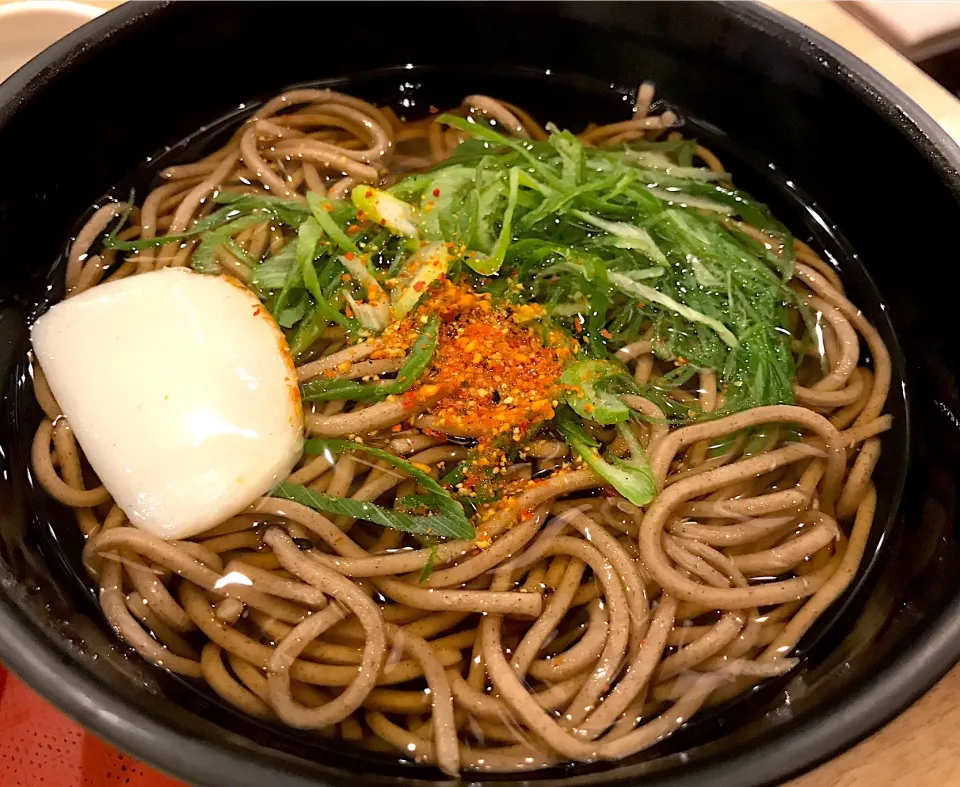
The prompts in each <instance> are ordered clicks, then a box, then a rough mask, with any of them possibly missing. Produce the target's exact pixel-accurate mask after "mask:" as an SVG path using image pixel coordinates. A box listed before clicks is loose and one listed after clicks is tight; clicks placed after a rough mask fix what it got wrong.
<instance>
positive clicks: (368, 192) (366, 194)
mask: <svg viewBox="0 0 960 787" xmlns="http://www.w3.org/2000/svg"><path fill="white" fill-rule="evenodd" d="M363 196H364V197H366V198H367V199H370V198H371V197H373V189H367V191H366V193H365V194H364V195H363Z"/></svg>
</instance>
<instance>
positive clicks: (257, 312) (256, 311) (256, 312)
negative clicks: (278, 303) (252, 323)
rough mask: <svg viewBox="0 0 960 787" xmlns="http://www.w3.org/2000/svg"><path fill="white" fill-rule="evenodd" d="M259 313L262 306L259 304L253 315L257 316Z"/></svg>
mask: <svg viewBox="0 0 960 787" xmlns="http://www.w3.org/2000/svg"><path fill="white" fill-rule="evenodd" d="M258 314H260V307H259V306H258V307H257V308H256V309H254V310H253V316H254V317H256V316H257V315H258Z"/></svg>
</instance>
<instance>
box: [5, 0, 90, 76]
mask: <svg viewBox="0 0 960 787" xmlns="http://www.w3.org/2000/svg"><path fill="white" fill-rule="evenodd" d="M102 13H103V9H101V8H97V7H96V6H92V5H86V4H85V3H74V2H70V0H25V1H24V2H15V3H0V82H2V81H3V80H5V79H6V78H7V77H8V76H10V75H11V74H12V73H13V72H14V71H16V70H17V69H18V68H20V66H22V65H23V64H24V63H26V62H27V61H28V60H30V59H31V58H33V57H35V56H36V55H39V54H40V53H41V52H42V51H43V50H44V49H46V48H47V47H48V46H50V45H51V44H53V43H55V42H56V41H59V40H60V39H61V38H63V37H64V36H65V35H67V34H68V33H71V32H73V31H74V30H76V29H77V28H78V27H80V25H82V24H83V23H84V22H89V21H90V20H91V19H94V18H95V17H98V16H100V14H102Z"/></svg>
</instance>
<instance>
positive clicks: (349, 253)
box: [343, 251, 356, 261]
mask: <svg viewBox="0 0 960 787" xmlns="http://www.w3.org/2000/svg"><path fill="white" fill-rule="evenodd" d="M343 256H344V257H346V258H347V259H348V260H351V261H352V260H353V258H354V257H355V256H356V255H355V254H354V253H353V252H352V251H348V252H347V253H346V254H344V255H343Z"/></svg>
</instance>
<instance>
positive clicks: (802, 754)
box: [0, 0, 960, 787]
mask: <svg viewBox="0 0 960 787" xmlns="http://www.w3.org/2000/svg"><path fill="white" fill-rule="evenodd" d="M168 4H169V0H168V1H166V2H136V3H134V2H130V3H125V4H124V5H122V6H120V7H118V8H116V9H114V10H112V11H109V12H108V13H106V14H104V15H103V16H100V17H98V18H96V19H94V20H92V21H91V22H88V23H87V24H86V25H84V26H83V27H81V28H79V29H78V30H76V31H74V32H73V33H71V34H69V35H68V36H66V37H65V38H64V39H62V40H61V41H60V42H58V43H56V44H54V45H53V46H51V47H49V48H48V49H46V50H44V51H43V52H42V53H40V54H39V55H38V56H37V57H35V58H34V59H33V60H31V61H30V62H29V63H27V64H26V65H24V66H23V67H22V68H21V69H20V70H19V71H17V72H15V73H14V74H13V75H11V76H10V77H9V78H8V79H7V80H6V81H5V82H3V83H2V84H0V125H2V124H4V123H6V122H7V121H8V120H9V119H10V118H11V117H12V116H13V115H14V114H15V113H16V111H17V108H18V106H19V105H20V104H21V103H22V102H23V100H24V99H26V98H28V97H29V96H30V95H31V94H32V93H33V92H34V91H35V90H36V89H38V88H39V87H41V86H42V85H43V84H44V83H45V82H46V81H47V80H48V79H50V78H53V77H55V75H56V73H57V72H59V71H60V70H62V69H63V68H66V67H69V65H70V63H71V62H72V61H74V60H76V59H78V58H80V57H82V55H83V54H84V53H86V52H89V51H91V50H93V49H98V48H100V47H102V46H109V40H110V38H111V37H112V36H113V34H115V33H117V32H118V31H120V30H122V29H125V28H127V27H130V26H132V25H135V24H137V23H138V22H139V21H140V20H141V19H144V18H145V17H150V16H151V15H152V14H153V13H155V12H157V11H158V10H160V9H161V8H163V7H164V6H166V5H168ZM727 10H728V12H729V13H730V14H731V15H732V16H734V17H736V18H738V19H739V20H740V21H741V22H743V23H744V24H746V25H750V26H752V27H754V28H756V29H759V30H761V31H762V32H764V33H766V34H768V35H773V36H776V37H779V38H780V39H781V40H784V41H785V42H786V43H788V44H789V45H790V46H792V47H794V48H797V49H799V50H800V51H801V52H802V53H803V57H804V58H805V59H807V60H810V61H811V67H813V66H814V65H815V64H814V63H813V62H812V61H814V60H819V59H820V58H821V57H822V56H825V57H826V58H827V59H828V60H829V61H832V63H834V64H836V66H838V67H839V68H838V69H837V70H838V72H839V73H838V74H837V76H836V79H837V80H838V81H839V82H840V83H841V84H842V85H844V86H845V87H846V88H847V89H848V90H849V91H851V92H852V93H855V94H858V95H859V96H860V98H861V100H863V99H868V100H870V101H871V102H872V104H873V110H874V112H875V113H876V114H877V115H879V116H880V117H881V119H882V120H884V121H885V122H886V123H888V124H890V125H892V126H894V127H895V128H896V129H897V130H898V131H899V132H900V133H901V134H904V135H905V136H907V137H908V138H909V139H910V141H911V144H913V145H914V147H916V148H918V150H919V152H920V153H921V155H923V157H924V158H925V159H926V160H927V162H928V164H929V165H930V166H932V167H934V168H935V169H937V170H939V171H940V175H941V177H942V178H943V179H944V180H945V182H946V183H947V185H948V186H949V187H950V189H951V190H952V191H953V193H954V195H955V198H956V199H957V200H958V201H960V175H958V172H960V147H958V145H957V143H956V142H955V141H954V140H953V139H952V138H951V137H950V136H949V135H948V134H947V133H946V131H945V130H944V129H943V128H942V127H941V126H940V125H939V124H937V123H936V121H934V120H933V118H931V117H930V116H929V115H928V114H927V113H926V112H925V111H924V110H923V109H921V108H920V107H919V105H917V103H916V102H915V101H913V100H912V99H911V98H909V97H908V96H907V95H906V94H905V93H903V91H901V90H900V89H899V88H898V87H896V86H895V85H893V84H892V83H891V82H889V81H888V80H887V79H886V78H884V77H883V76H881V75H880V74H879V73H877V72H876V71H875V70H874V69H873V68H872V67H870V66H869V65H867V64H866V63H864V62H863V61H861V60H859V59H858V58H857V57H856V56H855V55H853V54H852V53H850V52H848V51H847V50H845V49H843V48H842V47H840V46H839V45H838V44H835V43H834V42H832V41H830V40H829V39H827V38H825V37H823V36H821V35H820V34H819V33H817V32H815V31H813V30H811V29H810V28H808V27H806V26H805V25H802V24H801V23H799V22H796V21H794V20H793V19H790V18H789V17H786V16H784V15H783V14H781V13H779V12H778V11H775V10H773V9H771V8H768V7H766V6H763V5H760V4H754V3H750V4H741V3H733V2H731V3H728V4H727ZM816 65H818V66H821V67H822V66H824V65H827V61H826V60H820V62H818V63H816ZM851 100H854V99H853V98H851ZM938 157H939V160H937V159H938ZM5 574H6V572H5V571H4V570H2V569H0V580H3V581H6V580H7V579H9V576H8V575H6V576H5ZM0 631H3V632H4V636H3V637H0V661H2V662H3V663H4V664H5V665H6V666H7V667H8V668H9V669H10V670H11V671H12V672H13V673H14V674H15V675H17V677H19V678H20V679H21V680H23V681H24V682H25V683H26V684H28V685H29V686H30V687H31V688H32V689H33V690H34V691H36V692H37V693H38V694H40V695H41V696H43V697H44V698H45V699H47V700H48V701H50V702H51V703H53V704H54V705H56V706H57V707H58V708H59V709H60V710H61V711H62V712H64V713H66V714H67V715H68V716H70V717H71V718H72V719H73V720H75V721H76V722H78V723H80V724H82V725H83V726H84V727H86V728H88V729H90V730H92V731H93V732H94V733H96V734H97V735H99V736H100V737H102V738H104V739H105V740H107V741H109V742H110V743H112V744H114V745H116V746H118V747H119V748H121V749H123V750H125V751H127V752H128V753H130V754H132V755H133V756H134V757H136V758H138V759H140V760H142V761H143V762H146V763H148V764H150V765H152V766H154V767H157V768H159V769H160V770H163V771H165V772H167V773H169V774H171V775H173V776H175V777H177V778H179V779H182V780H184V781H188V782H192V783H195V784H202V785H205V787H262V785H263V784H282V785H284V787H311V786H313V787H316V785H337V787H340V785H345V784H346V783H347V780H348V779H350V777H351V776H352V774H350V773H348V772H346V770H344V769H337V768H332V767H329V766H322V765H321V766H320V767H321V768H323V769H324V770H326V771H327V775H325V776H322V777H320V776H318V775H317V774H316V771H313V772H312V773H309V774H308V773H306V772H305V771H304V770H303V769H302V768H298V764H297V763H298V761H297V758H295V757H291V756H289V755H285V754H283V753H282V752H279V751H277V750H275V749H270V748H268V747H262V746H259V745H258V744H256V743H254V742H251V743H250V744H249V745H246V746H244V747H243V748H240V747H236V746H233V745H232V744H231V743H230V742H229V741H227V740H226V738H227V737H229V736H228V735H225V736H224V739H220V740H207V739H202V738H198V737H196V736H194V735H191V734H190V732H189V731H187V730H184V729H180V728H177V727H176V726H174V725H172V724H170V723H169V722H167V721H166V720H164V719H163V718H161V715H160V714H157V713H153V712H148V711H145V710H142V709H139V708H137V707H135V706H134V705H133V704H132V703H130V702H127V701H125V700H124V699H122V697H121V696H120V695H119V694H118V693H117V692H116V691H115V690H113V688H112V687H111V686H110V685H109V684H108V683H107V682H106V681H104V680H101V679H100V678H99V677H97V676H95V675H93V674H91V673H89V672H87V671H86V670H85V669H83V667H82V666H81V665H80V664H79V663H77V662H75V661H72V660H69V659H68V657H67V655H66V652H65V651H63V650H59V649H57V648H56V647H52V646H51V645H50V643H49V639H48V636H47V634H46V633H45V632H44V631H43V630H42V629H41V627H40V626H39V625H38V624H36V623H35V622H33V621H32V620H30V619H29V617H28V616H27V615H26V613H25V612H24V611H23V610H22V609H21V608H19V607H18V606H17V605H16V604H14V603H13V602H11V601H9V600H8V599H7V598H5V597H0ZM958 660H960V594H958V595H957V596H956V597H954V598H953V599H952V600H951V601H950V602H949V603H948V604H947V605H946V606H945V607H944V609H943V610H941V612H940V613H939V615H938V616H937V617H936V618H934V619H933V620H931V621H930V623H929V625H928V626H927V627H926V629H925V630H924V631H923V632H922V634H921V635H920V636H919V637H918V638H917V639H916V640H915V641H914V642H913V644H912V645H911V646H909V647H908V648H907V649H906V651H905V652H904V653H903V654H902V656H901V657H900V658H898V659H896V660H895V661H894V662H893V663H891V664H888V665H887V666H886V667H884V668H883V669H881V670H878V671H876V672H874V673H873V674H872V675H870V676H869V677H868V678H866V679H863V680H861V681H860V683H859V684H857V685H856V687H854V688H852V689H850V690H849V691H848V694H847V696H846V698H845V699H844V700H842V701H841V703H840V704H839V705H837V706H833V707H828V708H821V709H819V710H817V711H816V712H813V713H810V714H808V715H807V716H806V718H804V719H803V720H802V721H801V722H800V723H798V724H796V725H794V726H791V727H790V728H788V729H786V730H773V731H769V732H766V733H763V734H762V735H761V736H760V737H759V738H758V739H757V740H755V741H752V742H751V743H750V745H749V746H748V747H744V746H740V747H739V748H735V749H734V750H732V751H728V752H724V753H721V754H718V755H717V756H715V757H713V758H711V759H710V760H709V761H706V762H700V763H695V764H691V765H689V766H687V767H686V768H684V769H683V770H682V772H677V771H673V772H661V773H656V772H654V773H648V774H645V775H644V776H643V777H642V781H643V783H644V786H645V787H759V786H760V785H769V784H775V783H778V782H780V781H782V780H785V779H787V778H789V777H791V776H795V775H797V774H799V773H802V772H804V771H806V770H809V769H811V768H813V767H815V766H816V765H819V764H820V763H822V762H824V761H825V760H827V759H830V758H832V757H834V756H835V755H837V754H839V753H841V752H842V751H845V750H846V749H848V748H850V747H851V746H853V745H855V744H856V743H857V742H859V741H860V740H862V739H863V738H865V737H866V736H868V735H869V734H871V733H872V732H874V731H876V730H877V729H879V728H880V727H882V726H883V725H884V724H886V723H887V722H889V721H890V720H891V719H893V718H894V717H895V716H897V715H899V714H900V713H901V712H902V711H904V710H905V709H906V708H907V707H908V706H909V705H911V704H912V703H913V702H914V701H915V700H916V699H918V698H919V697H920V696H921V695H923V694H924V693H926V691H927V690H929V689H930V688H931V687H932V686H933V685H934V684H935V683H936V682H937V681H938V680H939V679H940V678H941V677H943V675H944V674H946V672H947V671H948V670H949V669H950V668H951V667H952V666H953V665H954V664H955V663H956V662H957V661H958ZM268 754H269V759H270V760H272V762H271V763H270V764H268V763H266V762H265V759H268V758H267V757H266V755H268ZM258 755H264V757H260V756H258ZM283 760H286V761H287V762H286V763H285V764H283V765H281V764H280V763H282V761H283ZM274 763H276V764H278V765H279V768H281V769H278V767H274ZM298 771H299V772H298ZM411 775H412V774H411ZM280 779H282V781H280ZM609 779H610V781H614V782H623V783H629V782H631V781H634V779H633V777H619V778H618V777H617V776H616V775H615V773H614V772H611V773H610V774H609ZM381 781H382V780H381ZM504 784H505V785H507V784H509V782H504Z"/></svg>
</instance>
